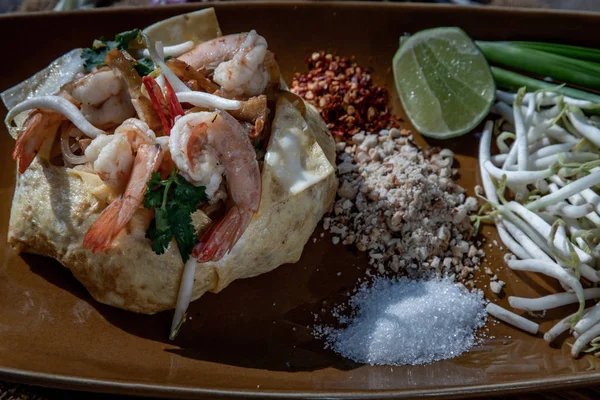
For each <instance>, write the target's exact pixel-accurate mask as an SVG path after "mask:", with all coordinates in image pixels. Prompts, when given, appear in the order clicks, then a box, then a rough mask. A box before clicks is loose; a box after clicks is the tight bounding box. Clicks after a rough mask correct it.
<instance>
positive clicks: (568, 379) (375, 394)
mask: <svg viewBox="0 0 600 400" xmlns="http://www.w3.org/2000/svg"><path fill="white" fill-rule="evenodd" d="M0 378H1V379H3V380H8V381H11V382H15V383H21V384H28V385H34V386H43V387H47V388H54V389H67V390H75V391H84V392H96V393H110V394H119V395H134V396H153V397H161V398H172V397H173V396H177V397H178V398H199V397H204V396H219V397H229V398H253V399H254V398H270V399H277V398H284V399H322V398H328V399H350V400H354V399H412V398H428V397H432V398H436V399H450V398H457V396H461V397H464V396H467V397H475V396H482V395H484V396H485V395H495V394H500V393H501V394H502V395H513V394H517V393H530V392H535V391H538V390H539V389H540V388H543V390H544V391H548V390H551V389H561V390H564V389H573V388H577V387H583V386H586V385H589V384H597V383H599V382H600V372H589V373H585V374H583V375H581V376H577V377H573V376H564V377H559V378H547V379H544V378H542V379H534V380H525V381H517V382H513V383H498V384H481V385H465V386H449V387H445V388H439V389H408V390H404V389H390V390H380V389H377V390H368V389H362V390H337V391H310V392H308V391H284V390H268V391H267V390H259V389H257V390H254V389H231V390H230V389H214V388H200V387H186V386H181V385H164V384H148V383H141V382H136V383H134V382H119V381H117V380H105V379H94V378H80V377H74V376H68V375H61V374H47V373H41V372H31V371H26V370H21V369H13V368H5V367H0Z"/></svg>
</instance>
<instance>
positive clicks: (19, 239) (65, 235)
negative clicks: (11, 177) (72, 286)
mask: <svg viewBox="0 0 600 400" xmlns="http://www.w3.org/2000/svg"><path fill="white" fill-rule="evenodd" d="M186 15H187V16H188V17H185V16H179V17H175V18H173V19H169V20H165V21H161V22H159V23H157V24H154V25H152V26H151V27H149V28H148V29H147V30H146V32H147V33H148V34H149V35H151V37H152V39H153V40H162V39H163V37H165V36H168V38H167V40H166V43H177V42H181V41H184V40H188V39H189V38H193V39H192V40H195V41H196V42H199V41H203V40H209V39H212V38H214V37H216V36H218V35H220V34H221V31H220V29H219V27H218V22H217V20H216V16H215V14H214V11H213V10H212V9H207V10H202V11H200V12H195V13H190V14H186ZM190 18H193V21H194V23H193V24H190V23H189V20H190ZM199 25H200V26H203V28H202V31H201V32H196V31H195V32H192V33H190V30H193V29H194V27H196V26H199ZM207 26H209V27H212V28H211V29H208V30H207V29H206V27H207ZM170 41H172V42H170ZM78 51H80V50H73V51H71V52H70V53H67V54H66V55H65V56H63V57H61V58H59V59H58V60H56V61H55V62H54V64H53V65H51V66H50V67H48V68H47V69H45V70H43V71H40V72H39V73H38V74H36V75H34V76H33V77H32V78H30V79H29V80H27V81H25V82H23V83H21V84H20V85H17V86H16V87H14V88H11V89H9V90H8V91H6V92H5V93H3V94H2V99H3V101H4V102H5V104H6V102H7V100H8V101H9V102H11V101H12V103H11V104H13V105H14V104H16V103H18V102H19V101H22V100H24V99H25V98H27V97H30V96H31V93H29V92H27V90H25V89H24V88H29V90H31V91H32V92H34V94H42V92H41V90H42V89H40V88H44V89H43V90H44V91H45V92H43V94H50V93H53V92H55V91H56V90H58V88H59V87H60V84H59V83H58V82H59V81H61V79H65V78H64V77H62V78H60V77H57V76H56V75H60V74H61V72H60V71H59V68H57V67H56V66H57V65H60V64H61V63H64V62H66V59H68V60H69V63H73V64H76V60H75V59H74V58H73V57H74V55H76V54H79V53H77V52H78ZM70 65H71V64H70ZM81 68H82V65H81ZM76 69H77V68H74V70H76ZM69 73H70V72H69ZM76 73H77V72H75V73H73V75H72V76H74V75H75V74H76ZM59 78H60V79H59ZM67 81H68V80H67ZM48 82H53V84H54V85H55V86H54V87H53V88H52V87H51V86H52V85H49V84H48ZM63 83H64V82H63ZM16 122H17V125H19V124H22V122H23V118H21V119H17V120H16ZM11 131H13V134H14V130H13V129H11ZM333 165H335V144H334V141H333V138H332V137H331V135H330V133H329V131H328V129H327V127H326V125H325V122H324V121H323V120H322V119H321V117H320V115H319V113H318V112H317V110H316V109H315V108H314V107H312V106H310V105H308V104H306V103H305V102H304V101H303V100H302V99H300V98H299V97H297V96H295V95H293V94H291V93H289V92H285V91H284V92H282V93H281V94H280V96H279V97H278V100H277V104H276V111H275V117H274V121H273V124H272V132H271V138H270V141H269V144H268V147H267V151H266V156H265V161H264V163H263V166H262V171H261V179H262V196H261V202H260V207H259V210H258V211H257V213H256V214H255V215H254V217H253V219H252V221H251V223H250V225H249V226H248V228H247V229H246V232H245V233H244V235H243V236H242V237H241V238H240V240H239V241H238V243H237V244H236V245H235V246H234V248H233V249H232V250H231V252H230V253H228V254H227V255H225V256H224V257H223V258H222V259H221V260H219V261H217V262H207V263H202V264H198V267H197V268H196V273H195V281H194V286H193V294H192V298H193V299H194V300H195V299H197V298H199V297H200V296H202V295H203V294H204V293H206V292H215V293H216V292H219V291H221V290H223V289H224V288H225V287H227V286H228V285H229V284H230V283H231V282H233V281H234V280H236V279H241V278H248V277H252V276H256V275H260V274H263V273H266V272H269V271H271V270H273V269H275V268H277V267H278V266H280V265H282V264H285V263H294V262H296V261H298V260H299V258H300V256H301V254H302V250H303V248H304V245H305V244H306V242H307V241H308V239H309V238H310V236H311V234H312V232H313V231H314V229H315V227H316V226H317V223H318V221H319V220H320V219H321V217H322V215H323V214H324V213H325V212H327V211H328V210H329V209H330V207H331V204H332V203H333V200H334V197H335V192H336V189H337V184H338V182H337V178H336V176H335V169H334V167H333ZM114 196H115V194H114V193H113V192H112V191H111V190H110V189H109V188H108V186H106V185H105V184H104V183H103V182H102V181H101V180H100V178H99V177H98V176H97V175H96V174H92V173H88V172H83V171H78V170H73V169H67V168H64V167H60V166H54V165H51V164H50V163H48V162H47V161H45V160H41V159H39V158H38V157H36V159H35V160H34V161H33V162H32V164H31V166H30V167H29V168H28V169H27V170H26V171H25V173H24V174H22V175H19V174H17V180H16V187H15V193H14V199H13V203H12V208H11V214H10V221H9V231H8V241H9V243H11V244H12V245H13V246H14V247H15V248H16V249H17V251H21V252H27V253H34V254H40V255H43V256H48V257H52V258H55V259H56V260H58V261H59V262H60V263H62V264H63V265H64V266H65V267H67V268H69V269H70V270H71V272H72V273H73V275H74V276H75V277H76V278H77V279H78V280H79V281H80V282H81V283H82V284H83V285H84V286H85V287H86V288H87V290H88V291H89V292H90V294H91V295H92V296H93V297H94V298H95V299H96V300H98V301H99V302H101V303H105V304H109V305H112V306H116V307H119V308H123V309H126V310H130V311H134V312H138V313H144V314H153V313H156V312H160V311H163V310H168V309H172V308H174V307H175V303H176V300H177V293H178V290H179V285H180V281H181V277H182V273H183V267H184V265H183V262H182V260H181V256H180V255H179V251H178V249H177V247H176V244H175V241H174V240H173V241H171V244H170V245H169V247H168V248H167V249H166V251H165V253H164V254H162V255H157V254H155V253H154V252H153V251H152V249H151V247H150V241H149V240H148V239H147V238H146V237H145V233H146V229H147V224H148V221H149V219H150V217H151V213H152V211H150V210H146V209H144V208H140V209H139V210H138V211H137V212H136V213H135V214H134V216H133V218H132V220H131V222H130V223H129V225H128V226H127V228H126V229H125V230H124V231H123V232H121V234H120V235H119V236H118V237H117V239H116V240H115V242H114V244H113V246H112V247H111V248H110V249H109V250H107V251H106V252H100V253H96V254H92V252H91V250H88V249H84V248H83V245H82V243H83V238H84V236H85V234H86V232H87V231H88V229H89V227H90V226H91V224H92V223H93V222H94V220H95V219H96V218H97V217H98V216H99V215H100V214H101V213H102V211H103V210H104V209H105V208H106V206H107V205H108V202H109V201H110V200H111V199H112V198H114ZM192 220H193V224H194V226H195V228H196V230H197V232H198V234H199V235H201V234H202V233H203V232H204V231H206V229H207V228H208V226H209V225H210V223H211V221H210V219H209V217H208V216H207V215H205V214H204V213H203V212H202V211H196V212H195V213H194V214H193V215H192Z"/></svg>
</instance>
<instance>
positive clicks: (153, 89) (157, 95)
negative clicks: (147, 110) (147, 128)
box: [142, 76, 173, 135]
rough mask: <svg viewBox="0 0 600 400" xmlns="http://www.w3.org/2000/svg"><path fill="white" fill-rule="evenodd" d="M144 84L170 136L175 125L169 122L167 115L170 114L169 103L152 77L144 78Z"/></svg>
mask: <svg viewBox="0 0 600 400" xmlns="http://www.w3.org/2000/svg"><path fill="white" fill-rule="evenodd" d="M142 83H143V84H144V86H145V87H146V90H147V91H148V96H150V100H151V101H152V106H153V107H154V110H155V111H156V113H157V114H158V116H159V117H160V121H161V123H162V126H163V129H164V130H165V133H166V134H167V135H169V134H170V132H171V128H172V127H173V124H172V123H171V122H170V121H169V118H168V117H167V114H169V108H168V104H167V101H166V100H165V96H164V95H163V92H162V90H161V89H160V86H159V85H158V83H157V82H156V80H155V79H154V78H152V77H150V76H144V77H143V78H142Z"/></svg>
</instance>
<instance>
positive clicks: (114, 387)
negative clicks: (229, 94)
mask: <svg viewBox="0 0 600 400" xmlns="http://www.w3.org/2000/svg"><path fill="white" fill-rule="evenodd" d="M247 6H250V7H252V6H260V7H269V8H270V7H273V8H280V7H287V8H304V7H307V8H315V7H316V8H323V9H330V8H395V9H406V10H422V11H427V10H431V9H436V10H440V9H443V10H448V11H450V10H452V11H455V10H456V9H457V8H458V7H460V9H461V10H463V11H460V12H465V13H468V12H473V11H474V12H484V13H491V14H521V15H540V14H542V15H558V16H569V17H572V18H573V17H574V18H586V19H594V20H598V22H600V11H598V12H590V11H579V10H558V9H543V8H542V9H539V8H523V7H511V8H508V7H500V6H485V7H484V6H457V5H451V4H429V3H391V2H385V3H383V2H380V3H372V2H364V1H302V0H291V1H285V0H273V1H269V0H257V1H252V0H242V1H236V2H223V3H187V4H174V5H166V6H160V8H143V9H140V7H134V6H127V7H118V8H117V7H111V8H100V9H86V10H76V11H60V12H56V11H42V12H13V13H7V14H2V15H0V22H2V21H5V20H15V19H16V20H21V19H28V20H29V19H38V18H42V19H47V18H56V17H62V16H68V15H81V14H94V15H103V14H115V13H125V14H129V13H136V14H137V13H140V12H142V13H147V14H153V13H155V12H157V11H158V10H167V11H168V12H173V14H176V13H178V12H181V13H185V12H190V11H194V10H200V9H205V8H211V7H214V8H215V9H217V10H218V9H227V8H241V7H247ZM0 379H2V380H5V381H8V382H14V383H20V384H27V385H34V386H41V387H47V388H55V389H66V390H75V391H84V392H96V393H107V394H120V395H134V396H155V397H161V398H167V397H173V396H178V397H182V398H198V397H205V396H219V397H228V398H236V397H237V398H286V399H317V398H339V399H371V398H378V399H391V398H394V399H407V398H416V397H419V398H443V399H447V398H456V397H457V396H461V397H462V396H466V397H475V396H482V395H483V396H485V395H494V394H502V395H505V394H517V393H530V392H535V391H539V390H540V389H542V390H544V391H548V390H552V389H573V388H577V387H583V386H587V385H596V384H600V371H596V372H591V371H590V372H579V375H567V376H559V377H553V378H538V379H526V380H518V381H514V382H506V383H492V384H478V385H461V386H447V387H443V388H429V389H410V388H407V389H390V390H381V389H376V390H369V389H346V390H337V391H320V390H316V391H285V390H260V389H215V388H207V387H193V386H183V385H169V384H151V383H142V382H139V381H137V382H136V381H119V380H116V379H112V380H110V379H96V378H83V377H77V376H72V375H64V374H49V373H43V372H35V371H30V370H26V369H19V368H9V367H3V366H1V365H0Z"/></svg>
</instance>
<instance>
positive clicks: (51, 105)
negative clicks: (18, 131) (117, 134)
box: [4, 96, 106, 139]
mask: <svg viewBox="0 0 600 400" xmlns="http://www.w3.org/2000/svg"><path fill="white" fill-rule="evenodd" d="M35 108H39V109H42V110H52V111H55V112H57V113H59V114H62V115H64V116H65V117H67V119H69V120H70V121H71V122H72V123H73V124H74V125H75V126H76V127H77V128H79V130H80V131H81V132H83V133H85V134H86V135H87V136H89V137H91V138H92V139H95V138H96V137H97V136H100V135H104V134H105V133H106V132H104V131H103V130H101V129H98V128H96V127H95V126H94V125H92V124H90V123H89V121H88V120H87V119H85V117H84V115H83V114H82V113H81V111H80V110H79V109H78V108H77V107H75V106H74V105H73V103H71V102H70V101H69V100H67V99H65V98H63V97H60V96H39V97H32V98H30V99H27V100H25V101H23V102H21V103H19V104H17V105H16V106H14V107H13V108H11V109H10V111H9V112H8V114H6V118H5V119H4V121H5V122H6V124H7V125H10V124H11V123H12V121H13V119H14V118H15V117H16V116H17V115H18V114H20V113H22V112H23V111H26V110H32V109H35Z"/></svg>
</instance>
